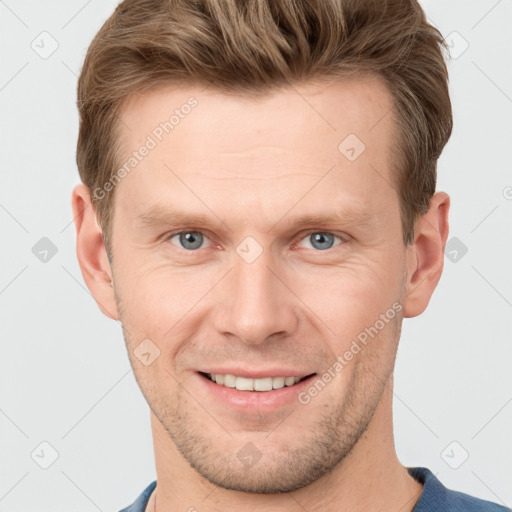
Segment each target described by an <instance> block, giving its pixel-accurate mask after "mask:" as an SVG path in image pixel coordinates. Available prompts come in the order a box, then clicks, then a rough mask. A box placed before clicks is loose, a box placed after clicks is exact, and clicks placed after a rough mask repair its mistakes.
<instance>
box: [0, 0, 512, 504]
mask: <svg viewBox="0 0 512 512" xmlns="http://www.w3.org/2000/svg"><path fill="white" fill-rule="evenodd" d="M116 4H117V1H113V0H109V1H104V0H89V1H84V0H73V1H66V2H64V1H60V2H57V1H46V2H42V1H24V2H23V1H19V2H15V1H14V0H5V1H4V0H2V1H0V20H1V29H0V39H1V43H0V48H1V52H2V53H1V71H0V103H1V110H0V112H1V117H0V130H1V131H0V137H1V142H2V146H1V148H2V151H1V153H0V158H1V160H0V169H1V173H2V176H1V180H2V181H1V189H0V223H1V229H2V240H3V241H2V251H1V253H0V257H1V259H0V269H1V271H0V315H1V325H2V338H1V342H2V347H1V349H2V352H1V354H2V355H1V357H0V393H1V396H0V398H1V401H0V432H1V437H0V511H3V512H21V511H23V512H26V511H34V512H48V511H52V512H59V511H69V510H73V511H76V512H82V511H83V512H85V511H95V510H100V511H117V510H119V509H120V508H122V507H123V506H126V505H128V504H129V503H131V502H132V501H133V500H134V499H135V497H136V496H138V495H139V493H140V492H141V491H142V490H143V489H144V488H145V487H146V485H147V484H149V482H150V481H152V480H153V479H154V478H155V470H154V462H153V452H152V450H153V448H152V441H151V431H150V426H149V409H148V407H147V405H146V402H145V401H144V399H143V397H142V394H141V393H140V391H139V388H138V386H137V384H136V382H135V379H134V377H133V374H132V372H131V369H130V366H129V361H128V357H127V354H126V349H125V346H124V341H123V337H122V332H121V327H120V325H118V324H116V323H115V322H113V321H111V320H109V319H107V318H106V317H104V316H103V315H102V314H101V312H100V311H99V309H98V308H97V306H96V304H95V302H94V300H93V299H92V297H91V296H90V294H89V292H88V290H87V288H86V287H85V285H84V282H83V280H82V276H81V274H80V271H79V267H78V264H77V261H76V255H75V247H74V245H75V232H74V225H73V224H72V214H71V208H70V194H71V189H72V187H73V186H74V185H75V184H77V183H78V172H77V169H76V165H75V147H76V137H77V132H78V117H77V111H76V107H75V99H76V82H77V75H78V73H79V70H80V67H81V65H82V62H83V58H84V56H85V51H86V49H87V47H88V45H89V43H90V41H91V39H92V37H93V36H94V34H95V33H96V31H97V30H98V29H99V28H100V26H101V24H102V23H103V22H104V20H105V19H106V18H107V17H108V16H109V15H110V13H111V12H112V11H113V9H114V7H115V5H116ZM423 6H424V8H425V10H426V12H427V15H428V17H429V19H430V20H431V22H432V23H434V24H435V25H436V26H437V27H438V28H439V29H440V30H441V32H442V33H443V36H444V37H445V38H446V39H447V40H448V41H449V44H450V45H451V47H452V49H451V52H452V57H453V58H452V60H451V62H450V63H449V70H450V76H451V91H452V100H453V107H454V116H455V128H454V132H453V136H452V138H451V140H450V142H449V144H448V146H447V147H446V150H445V152H444V154H443V156H442V158H441V160H440V163H439V170H438V172H439V182H438V190H444V191H446V192H448V193H449V194H450V196H451V199H452V207H451V216H450V217H451V223H450V236H449V240H450V242H449V244H451V245H449V247H450V254H447V255H446V258H445V270H444V273H443V276H442V279H441V282H440V284H439V286H438V289H437V290H436V292H435V294H434V296H433V298H432V300H431V303H430V305H429V307H428V309H427V311H426V312H425V313H424V314H423V315H422V316H420V317H419V318H415V319H408V320H405V322H404V327H403V333H402V341H401V347H400V350H399V355H398V360H397V370H396V377H395V395H396V399H395V406H394V407H395V408H394V417H395V432H396V445H397V451H398V455H399V457H400V459H401V461H402V462H403V464H405V465H408V466H418V465H420V466H426V467H428V468H430V469H431V470H432V471H433V472H434V473H435V474H436V475H437V476H438V478H440V479H441V481H442V482H443V483H444V484H445V485H446V486H448V487H451V488H455V489H458V490H461V491H464V492H468V493H470V494H473V495H476V496H479V497H482V498H486V499H490V500H492V501H496V502H498V503H505V504H507V505H508V506H511V505H512V485H511V484H512V482H511V473H512V471H511V469H512V468H511V461H512V436H511V435H510V434H511V432H512V385H511V384H512V372H511V371H510V370H511V361H512V357H511V356H512V344H511V343H510V341H511V339H510V338H511V336H510V332H511V328H512V315H511V313H512V272H511V271H510V267H511V265H510V262H511V261H512V236H511V227H510V226H511V220H512V217H511V211H512V174H511V172H510V165H511V160H512V153H511V147H512V115H511V114H512V66H511V65H510V63H511V62H512V61H511V57H512V31H511V29H510V27H511V21H512V2H511V1H510V0H501V1H496V0H486V1H480V0H479V1H472V2H469V1H467V0H459V1H451V2H449V3H448V2H443V1H440V0H439V1H435V2H434V1H424V2H423ZM42 32H47V33H48V34H43V35H41V33H42ZM56 44H58V48H56V49H55V51H54V52H53V53H52V54H51V55H48V54H49V53H50V52H51V51H52V50H53V49H54V48H53V47H54V46H55V45H56ZM466 46H467V48H466ZM43 57H45V58H43ZM43 237H47V238H49V239H50V240H51V242H52V243H53V244H54V245H55V246H56V248H57V253H56V254H55V255H53V256H52V254H51V252H50V253H48V254H47V255H46V258H47V260H48V261H47V262H42V261H40V259H38V258H37V257H36V255H35V254H34V253H33V251H32V248H33V247H34V246H35V245H36V244H37V243H38V242H39V241H40V239H41V238H43ZM452 238H453V240H452ZM462 244H463V245H464V246H465V247H467V253H466V254H463V250H462V249H461V248H463V246H462ZM38 247H39V246H36V250H35V252H36V253H37V252H38V250H40V248H39V249H38ZM454 251H456V252H454ZM43 256H45V254H44V253H40V254H39V257H43ZM453 259H455V261H451V260H453ZM42 442H46V443H49V444H50V445H51V447H52V448H51V447H49V446H48V445H41V443H42ZM454 442H455V443H454ZM52 450H56V452H58V458H57V459H56V460H55V462H53V464H52V465H51V466H50V467H48V468H47V469H43V468H42V467H40V465H41V464H43V465H44V464H49V463H50V462H52ZM466 452H467V454H468V458H467V460H465V461H463V459H464V457H465V456H466ZM462 461H463V462H462ZM461 462H462V464H461ZM459 464H461V465H460V466H459V467H458V469H453V468H452V467H451V466H458V465H459ZM397 512H398V511H397Z"/></svg>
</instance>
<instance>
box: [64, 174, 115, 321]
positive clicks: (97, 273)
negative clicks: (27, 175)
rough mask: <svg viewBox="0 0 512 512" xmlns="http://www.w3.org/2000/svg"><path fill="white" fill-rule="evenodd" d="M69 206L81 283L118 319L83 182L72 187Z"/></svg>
mask: <svg viewBox="0 0 512 512" xmlns="http://www.w3.org/2000/svg"><path fill="white" fill-rule="evenodd" d="M71 206H72V208H73V217H74V222H75V227H76V254H77V257H78V263H79V265H80V269H81V271H82V276H83V278H84V281H85V284H86V285H87V288H89V291H90V292H91V294H92V296H93V297H94V299H95V300H96V303H97V304H98V307H99V308H100V309H101V311H102V313H103V314H104V315H106V316H108V317H109V318H112V319H113V320H119V314H118V311H117V304H116V300H115V294H114V287H113V280H112V269H111V267H110V263H109V261H108V257H107V251H106V249H105V244H104V241H103V235H102V232H101V228H100V226H99V225H98V222H97V221H96V212H95V210H94V207H93V205H92V202H91V196H90V193H89V189H88V188H87V186H86V185H84V184H83V183H81V184H80V185H77V186H76V187H75V188H74V189H73V194H72V197H71Z"/></svg>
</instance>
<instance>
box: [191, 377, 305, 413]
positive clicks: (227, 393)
mask: <svg viewBox="0 0 512 512" xmlns="http://www.w3.org/2000/svg"><path fill="white" fill-rule="evenodd" d="M197 376H198V378H199V380H200V381H201V383H202V385H203V386H205V388H206V389H207V391H208V392H209V393H211V394H212V395H213V397H214V398H215V399H216V400H218V401H220V402H222V403H223V404H227V405H228V406H230V407H231V408H232V409H235V410H237V411H239V412H243V413H251V412H255V411H257V412H272V411H275V410H277V409H280V408H281V407H284V406H286V405H289V404H291V403H293V402H298V397H297V395H298V394H299V393H300V392H301V391H304V389H306V388H307V387H308V386H309V385H310V383H311V380H312V379H313V378H314V375H312V376H310V377H308V378H307V379H304V380H301V381H300V382H298V383H297V384H294V385H293V386H285V387H284V388H281V389H273V390H272V391H240V390H239V389H236V388H229V387H227V386H222V385H220V384H216V383H215V382H213V381H211V380H210V379H208V378H207V377H204V376H203V375H201V374H199V373H197Z"/></svg>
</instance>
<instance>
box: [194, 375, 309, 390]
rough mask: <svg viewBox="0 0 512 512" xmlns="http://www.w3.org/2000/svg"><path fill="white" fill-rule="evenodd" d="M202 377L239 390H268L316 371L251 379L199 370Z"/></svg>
mask: <svg viewBox="0 0 512 512" xmlns="http://www.w3.org/2000/svg"><path fill="white" fill-rule="evenodd" d="M198 373H199V374H200V375H201V376H202V377H204V378H205V379H208V380H209V381H210V382H213V383H215V384H217V385H219V386H222V387H226V388H233V389H237V390H238V391H258V392H268V391H274V390H277V389H282V388H286V387H292V386H295V385H297V384H298V383H299V382H302V381H304V380H306V379H310V378H311V377H314V376H315V375H316V373H311V374H309V375H304V376H297V377H284V376H283V377H263V378H259V379H251V378H247V377H241V376H238V375H231V374H220V373H204V372H198Z"/></svg>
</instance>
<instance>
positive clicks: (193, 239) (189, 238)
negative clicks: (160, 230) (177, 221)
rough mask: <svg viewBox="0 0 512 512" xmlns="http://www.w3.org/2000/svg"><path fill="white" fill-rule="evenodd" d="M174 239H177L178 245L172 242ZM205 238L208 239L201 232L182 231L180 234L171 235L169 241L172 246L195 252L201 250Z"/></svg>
mask: <svg viewBox="0 0 512 512" xmlns="http://www.w3.org/2000/svg"><path fill="white" fill-rule="evenodd" d="M173 238H177V239H178V243H174V242H172V239H173ZM205 238H206V237H205V236H204V235H203V234H202V233H200V232H199V231H180V232H179V233H175V234H173V235H170V236H169V238H168V240H169V242H171V243H172V244H174V245H178V247H180V246H181V247H182V248H183V249H186V250H189V251H194V250H196V249H200V248H201V244H202V243H203V241H204V239H205Z"/></svg>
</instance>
